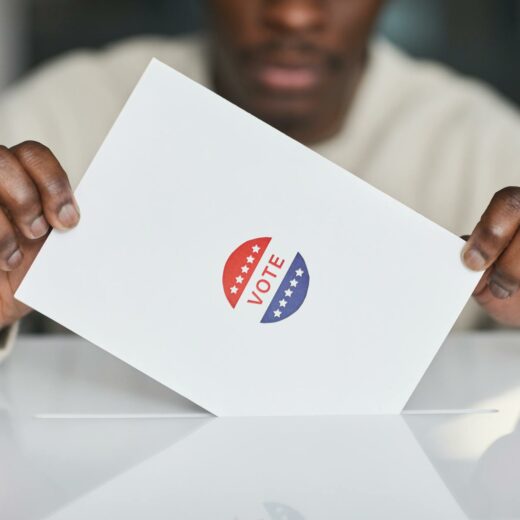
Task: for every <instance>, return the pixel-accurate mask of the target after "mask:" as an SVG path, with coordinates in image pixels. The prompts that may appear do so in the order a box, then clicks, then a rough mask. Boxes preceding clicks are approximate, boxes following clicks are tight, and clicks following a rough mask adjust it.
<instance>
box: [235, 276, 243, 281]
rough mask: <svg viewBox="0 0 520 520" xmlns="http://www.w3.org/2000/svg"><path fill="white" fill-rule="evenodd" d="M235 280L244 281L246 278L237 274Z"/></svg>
mask: <svg viewBox="0 0 520 520" xmlns="http://www.w3.org/2000/svg"><path fill="white" fill-rule="evenodd" d="M235 280H236V281H237V283H242V282H243V281H244V279H243V278H242V277H241V276H237V277H236V278H235Z"/></svg>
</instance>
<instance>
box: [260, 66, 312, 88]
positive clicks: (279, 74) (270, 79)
mask: <svg viewBox="0 0 520 520" xmlns="http://www.w3.org/2000/svg"><path fill="white" fill-rule="evenodd" d="M320 76H321V75H320V73H319V70H318V69H317V68H316V67H298V66H297V67H288V66H283V65H263V66H260V67H258V69H257V73H256V79H257V81H258V82H259V83H260V84H261V85H262V86H264V87H265V88H268V89H272V90H310V89H312V88H314V87H316V86H317V85H318V83H319V82H320Z"/></svg>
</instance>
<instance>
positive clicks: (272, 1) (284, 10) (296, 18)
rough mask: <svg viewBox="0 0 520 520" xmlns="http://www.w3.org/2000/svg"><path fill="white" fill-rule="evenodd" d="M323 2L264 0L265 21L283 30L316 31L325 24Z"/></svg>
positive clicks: (317, 0)
mask: <svg viewBox="0 0 520 520" xmlns="http://www.w3.org/2000/svg"><path fill="white" fill-rule="evenodd" d="M323 4H324V2H323V0H264V13H263V15H264V16H263V17H264V23H265V24H266V25H267V26H269V27H270V28H272V29H277V30H283V31H291V32H292V31H294V32H308V31H314V30H316V29H319V28H321V27H322V26H323V24H324V21H325V12H324V10H325V8H324V7H323Z"/></svg>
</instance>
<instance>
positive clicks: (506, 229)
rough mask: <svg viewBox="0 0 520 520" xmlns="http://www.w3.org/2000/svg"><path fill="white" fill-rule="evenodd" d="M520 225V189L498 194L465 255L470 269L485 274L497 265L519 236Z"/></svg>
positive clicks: (473, 235)
mask: <svg viewBox="0 0 520 520" xmlns="http://www.w3.org/2000/svg"><path fill="white" fill-rule="evenodd" d="M519 225H520V188H505V189H503V190H501V191H499V192H498V193H496V194H495V196H494V197H493V199H492V200H491V203H490V204H489V206H488V208H487V209H486V211H485V212H484V214H483V215H482V218H481V219H480V222H479V223H478V224H477V226H476V228H475V230H474V231H473V233H472V234H471V236H470V238H469V240H468V242H467V243H466V245H465V246H464V249H463V251H462V258H463V260H464V263H465V264H466V265H467V267H469V268H470V269H473V270H475V271H483V270H484V269H487V268H488V267H489V266H490V265H491V264H493V263H494V262H495V261H496V259H497V258H498V257H499V256H500V255H501V254H502V252H503V251H504V250H505V248H506V247H507V245H508V244H509V243H510V242H511V240H512V239H513V237H514V236H515V234H516V232H517V230H518V227H519Z"/></svg>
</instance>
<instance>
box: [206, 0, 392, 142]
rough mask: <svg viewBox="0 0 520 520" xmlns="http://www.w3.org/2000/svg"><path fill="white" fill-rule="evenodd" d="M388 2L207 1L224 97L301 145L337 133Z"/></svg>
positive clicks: (215, 63)
mask: <svg viewBox="0 0 520 520" xmlns="http://www.w3.org/2000/svg"><path fill="white" fill-rule="evenodd" d="M382 2H383V0H207V3H208V7H209V15H210V16H209V20H210V27H211V33H212V47H211V48H212V53H213V55H212V58H213V70H214V75H215V81H216V87H217V90H218V91H219V93H220V94H222V95H223V96H225V97H227V98H228V99H230V100H231V101H232V102H234V103H236V104H238V105H239V106H241V107H242V108H244V109H245V110H247V111H248V112H251V113H252V114H254V115H256V116H257V117H259V118H261V119H263V120H265V121H266V122H268V123H270V124H272V125H273V126H275V127H277V128H279V129H280V130H282V131H283V132H285V133H287V134H289V135H291V136H293V137H295V138H296V139H299V140H300V141H302V142H308V143H311V142H316V141H319V140H322V139H324V138H326V137H329V136H330V135H331V134H333V133H334V132H335V131H337V130H338V128H339V126H340V125H341V122H342V120H343V118H344V116H345V113H346V111H347V109H348V105H349V102H350V100H351V98H352V96H353V93H354V91H355V88H356V85H357V82H358V80H359V78H360V76H361V74H362V70H363V67H364V63H365V58H366V49H367V42H368V39H369V36H370V33H371V30H372V27H373V25H374V22H375V20H376V17H377V14H378V12H379V10H380V7H381V4H382Z"/></svg>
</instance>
